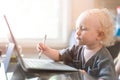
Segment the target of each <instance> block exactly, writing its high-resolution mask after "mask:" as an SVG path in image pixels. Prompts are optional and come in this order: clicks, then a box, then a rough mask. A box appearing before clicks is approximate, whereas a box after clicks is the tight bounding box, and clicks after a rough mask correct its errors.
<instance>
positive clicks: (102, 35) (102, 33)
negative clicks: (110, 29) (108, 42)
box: [98, 31, 105, 40]
mask: <svg viewBox="0 0 120 80" xmlns="http://www.w3.org/2000/svg"><path fill="white" fill-rule="evenodd" d="M98 37H99V39H100V40H101V39H104V38H105V34H104V32H103V31H100V32H98Z"/></svg>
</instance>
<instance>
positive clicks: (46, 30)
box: [0, 0, 71, 45]
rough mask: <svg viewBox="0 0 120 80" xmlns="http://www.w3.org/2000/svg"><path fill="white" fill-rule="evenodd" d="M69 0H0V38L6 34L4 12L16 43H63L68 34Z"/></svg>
mask: <svg viewBox="0 0 120 80" xmlns="http://www.w3.org/2000/svg"><path fill="white" fill-rule="evenodd" d="M69 8H70V0H0V38H1V39H3V38H4V39H7V37H8V36H7V35H8V34H9V32H8V29H7V25H6V23H5V20H4V18H3V15H4V14H5V15H6V17H7V19H8V22H9V25H10V27H11V28H12V31H13V34H14V36H15V37H16V39H17V42H18V43H20V44H35V45H36V44H37V43H38V42H40V41H41V40H42V38H43V37H44V35H45V34H47V43H48V44H52V45H53V44H57V45H59V44H64V45H65V44H66V43H68V41H67V39H68V36H69V34H70V30H71V28H70V14H69V13H70V10H69Z"/></svg>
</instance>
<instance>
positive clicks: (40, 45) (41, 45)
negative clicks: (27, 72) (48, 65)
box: [36, 43, 47, 53]
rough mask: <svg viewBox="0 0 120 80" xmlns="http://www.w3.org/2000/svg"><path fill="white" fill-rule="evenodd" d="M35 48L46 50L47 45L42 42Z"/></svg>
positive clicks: (39, 50)
mask: <svg viewBox="0 0 120 80" xmlns="http://www.w3.org/2000/svg"><path fill="white" fill-rule="evenodd" d="M36 48H37V51H38V52H42V53H44V52H46V50H47V46H46V45H45V44H44V43H39V44H37V47H36Z"/></svg>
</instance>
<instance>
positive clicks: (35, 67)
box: [4, 15, 78, 72]
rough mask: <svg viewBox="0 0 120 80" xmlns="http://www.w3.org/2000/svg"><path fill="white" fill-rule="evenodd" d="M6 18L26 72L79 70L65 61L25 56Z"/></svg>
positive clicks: (19, 58)
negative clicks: (21, 52) (20, 50)
mask: <svg viewBox="0 0 120 80" xmlns="http://www.w3.org/2000/svg"><path fill="white" fill-rule="evenodd" d="M4 19H5V21H6V24H7V26H8V29H9V32H10V37H11V40H12V42H13V43H14V44H15V51H16V58H17V60H18V62H19V64H20V65H21V67H22V69H23V70H24V71H26V72H39V71H78V70H77V69H76V68H73V67H70V66H68V65H65V64H63V63H58V62H54V61H53V60H42V59H31V58H23V57H21V55H20V52H19V48H18V44H17V42H16V39H15V37H14V36H13V33H12V31H11V28H10V26H9V24H8V21H7V18H6V16H5V15H4Z"/></svg>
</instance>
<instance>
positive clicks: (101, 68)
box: [38, 9, 116, 80]
mask: <svg viewBox="0 0 120 80" xmlns="http://www.w3.org/2000/svg"><path fill="white" fill-rule="evenodd" d="M75 37H76V41H77V44H75V45H73V46H72V47H68V48H66V49H63V50H56V49H52V48H50V47H48V46H46V45H44V44H43V43H39V45H38V49H39V51H42V52H43V53H44V54H45V55H46V56H48V57H50V58H51V59H53V60H55V61H60V60H62V61H63V62H64V64H67V65H69V66H72V67H75V68H77V69H80V70H82V72H84V73H87V74H89V75H90V76H92V77H94V78H95V79H97V80H116V74H115V67H114V63H113V59H112V56H111V55H110V52H109V51H108V50H107V48H106V46H110V45H111V44H113V42H114V39H113V38H114V23H113V19H112V17H111V16H110V13H109V11H108V10H107V9H91V10H87V11H85V12H83V13H81V14H80V16H79V17H78V19H77V21H76V36H75Z"/></svg>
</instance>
